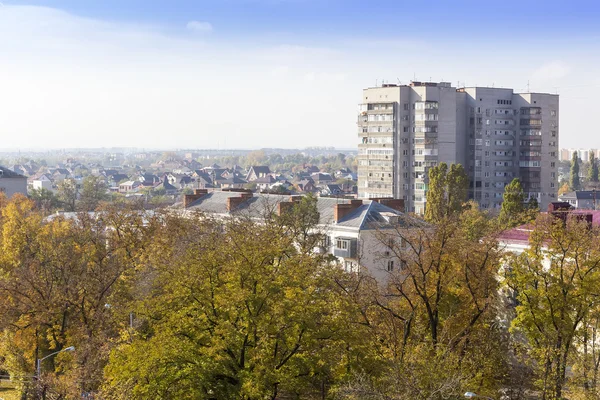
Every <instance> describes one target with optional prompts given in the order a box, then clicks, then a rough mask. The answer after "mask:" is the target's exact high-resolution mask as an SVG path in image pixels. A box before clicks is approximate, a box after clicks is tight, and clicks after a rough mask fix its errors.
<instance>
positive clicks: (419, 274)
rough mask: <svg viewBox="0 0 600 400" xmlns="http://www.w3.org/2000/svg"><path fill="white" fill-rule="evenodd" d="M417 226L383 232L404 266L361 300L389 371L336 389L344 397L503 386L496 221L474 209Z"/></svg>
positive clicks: (455, 392) (440, 394)
mask: <svg viewBox="0 0 600 400" xmlns="http://www.w3.org/2000/svg"><path fill="white" fill-rule="evenodd" d="M415 223H416V222H415V221H410V220H408V219H406V220H403V221H401V222H400V223H399V224H398V226H397V227H396V228H394V229H381V230H380V231H379V233H378V237H379V241H380V243H381V244H382V245H385V246H386V247H387V248H388V249H389V251H390V253H391V255H392V256H393V257H394V258H396V259H397V260H399V264H400V266H401V267H400V268H398V269H397V270H394V271H391V272H390V274H389V279H388V285H386V286H384V287H380V288H376V289H372V290H371V294H370V295H369V294H368V293H367V294H365V295H363V296H362V298H363V301H365V303H364V304H363V314H362V315H364V318H365V321H364V323H365V324H366V325H367V326H369V328H370V330H371V334H372V335H374V336H375V337H376V338H377V339H376V340H375V342H380V343H384V344H385V345H384V346H383V349H381V352H382V353H383V354H384V356H383V363H384V365H385V367H386V368H387V372H386V373H384V374H382V376H381V377H380V378H378V379H377V378H375V377H373V376H371V377H368V378H367V379H366V380H365V379H362V378H361V375H360V374H358V375H357V379H355V380H353V381H350V382H349V383H348V384H346V385H342V387H341V388H340V389H339V390H340V393H341V394H342V398H344V399H361V398H382V399H383V398H390V399H398V400H400V399H414V398H419V399H421V398H423V399H426V398H427V399H438V398H440V399H441V398H453V397H458V396H461V395H462V393H464V392H465V391H466V390H467V389H469V388H471V389H473V390H475V389H476V390H478V391H480V392H481V393H489V394H490V395H492V394H494V395H495V391H496V390H497V389H498V388H499V386H500V379H499V378H498V377H499V376H502V375H503V373H504V372H505V371H506V362H505V358H504V355H505V353H506V351H505V348H504V347H502V346H503V343H505V342H504V341H503V340H502V339H501V336H502V329H501V327H500V326H499V325H497V324H496V322H495V321H496V318H497V315H498V314H497V308H496V303H497V296H498V287H499V283H498V281H497V279H496V272H497V268H498V263H499V260H500V257H501V250H500V248H499V246H498V243H497V241H496V240H495V239H494V238H495V233H494V232H495V225H494V223H493V221H492V220H490V218H489V217H488V216H487V215H486V214H484V213H482V212H480V211H479V210H478V207H477V206H476V204H471V206H470V207H467V209H466V210H465V211H464V212H463V213H461V214H459V215H458V216H456V217H454V218H446V219H444V220H443V223H440V224H437V225H435V226H431V225H423V224H422V223H421V224H420V225H419V224H416V225H415ZM369 297H370V298H371V300H367V299H369ZM369 396H371V397H369Z"/></svg>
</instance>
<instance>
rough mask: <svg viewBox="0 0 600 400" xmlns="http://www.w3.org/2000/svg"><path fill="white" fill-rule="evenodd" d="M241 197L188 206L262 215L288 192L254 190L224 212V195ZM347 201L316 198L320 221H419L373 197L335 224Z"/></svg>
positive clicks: (366, 224) (363, 225)
mask: <svg viewBox="0 0 600 400" xmlns="http://www.w3.org/2000/svg"><path fill="white" fill-rule="evenodd" d="M240 196H241V193H239V192H229V191H215V192H211V193H208V194H207V195H204V196H203V197H202V198H200V199H199V200H197V201H196V202H194V203H193V204H191V205H190V206H189V207H188V209H189V210H191V211H201V212H205V213H208V214H221V215H240V216H250V217H254V218H261V217H263V216H265V215H266V214H268V213H270V212H275V211H277V205H278V203H280V202H288V201H290V196H289V195H276V194H265V193H255V194H253V196H252V198H250V199H248V200H246V201H245V202H243V203H242V204H240V206H239V207H238V208H237V209H236V210H234V211H233V212H231V213H230V212H229V211H227V198H229V197H240ZM348 203H350V200H346V199H337V198H329V197H318V198H317V211H318V212H319V224H321V225H335V226H336V227H346V228H351V229H377V228H383V227H386V226H388V227H389V226H390V225H397V224H401V225H405V224H420V222H419V221H418V220H416V219H415V218H413V217H408V216H407V215H405V214H403V213H401V212H399V211H397V210H394V209H392V208H390V207H387V206H384V205H383V204H380V203H378V202H376V201H372V200H363V204H362V205H360V206H358V207H357V208H356V209H355V210H353V211H352V212H350V213H349V214H348V215H346V216H345V217H344V218H342V219H341V220H340V221H338V222H337V223H334V219H333V216H334V208H335V205H336V204H348ZM384 214H385V215H384ZM390 215H396V216H398V221H396V222H394V223H390V222H389V216H390Z"/></svg>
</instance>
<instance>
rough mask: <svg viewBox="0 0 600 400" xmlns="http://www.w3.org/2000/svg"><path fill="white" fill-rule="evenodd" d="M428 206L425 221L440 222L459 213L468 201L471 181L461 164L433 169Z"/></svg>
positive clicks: (439, 165)
mask: <svg viewBox="0 0 600 400" xmlns="http://www.w3.org/2000/svg"><path fill="white" fill-rule="evenodd" d="M428 178H429V184H428V190H427V206H426V207H425V219H426V220H427V221H430V222H436V221H440V220H441V219H443V218H444V217H446V216H449V215H453V214H456V213H459V212H460V211H461V209H462V206H463V203H464V202H465V201H466V200H467V190H468V187H469V180H468V177H467V174H466V172H465V170H464V168H463V166H462V165H460V164H452V165H451V166H450V169H448V165H447V164H446V163H440V164H438V165H437V166H435V167H431V168H430V169H429V173H428Z"/></svg>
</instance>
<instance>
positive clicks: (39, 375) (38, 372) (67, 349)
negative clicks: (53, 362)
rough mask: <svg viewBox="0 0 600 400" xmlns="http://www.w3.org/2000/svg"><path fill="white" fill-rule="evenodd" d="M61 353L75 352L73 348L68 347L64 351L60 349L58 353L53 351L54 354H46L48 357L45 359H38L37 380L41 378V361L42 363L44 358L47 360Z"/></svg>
mask: <svg viewBox="0 0 600 400" xmlns="http://www.w3.org/2000/svg"><path fill="white" fill-rule="evenodd" d="M63 351H75V347H74V346H69V347H67V348H66V349H62V350H59V351H55V352H54V353H52V354H48V355H47V356H46V357H44V358H38V359H37V378H38V380H39V379H40V378H41V376H42V361H44V360H45V359H46V358H48V357H52V356H55V355H57V354H58V353H62V352H63Z"/></svg>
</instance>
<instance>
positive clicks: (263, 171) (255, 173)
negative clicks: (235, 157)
mask: <svg viewBox="0 0 600 400" xmlns="http://www.w3.org/2000/svg"><path fill="white" fill-rule="evenodd" d="M270 174H271V170H270V169H269V167H268V166H266V165H253V166H251V167H250V169H249V170H248V175H246V180H247V181H248V182H254V181H255V180H257V179H259V178H264V177H266V176H267V175H270Z"/></svg>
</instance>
